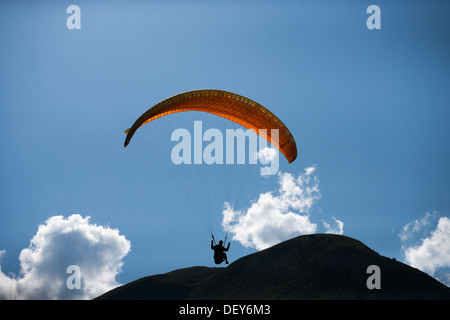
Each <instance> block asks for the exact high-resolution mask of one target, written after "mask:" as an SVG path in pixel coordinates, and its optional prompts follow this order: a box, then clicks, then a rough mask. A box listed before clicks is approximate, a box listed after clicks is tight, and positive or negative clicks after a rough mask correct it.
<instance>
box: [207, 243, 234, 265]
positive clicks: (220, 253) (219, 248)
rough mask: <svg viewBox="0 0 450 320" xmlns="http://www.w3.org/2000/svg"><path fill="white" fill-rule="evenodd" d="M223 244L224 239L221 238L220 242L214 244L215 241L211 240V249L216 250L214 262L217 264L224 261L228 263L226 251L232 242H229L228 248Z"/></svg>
mask: <svg viewBox="0 0 450 320" xmlns="http://www.w3.org/2000/svg"><path fill="white" fill-rule="evenodd" d="M222 244H223V241H222V240H220V241H219V244H217V245H215V246H213V241H212V240H211V249H212V250H214V262H215V263H216V264H221V263H222V262H223V261H225V263H226V264H228V260H227V254H226V253H225V251H228V250H229V249H230V243H229V242H228V246H227V247H226V248H225V247H224V246H223V245H222Z"/></svg>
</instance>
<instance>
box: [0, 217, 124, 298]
mask: <svg viewBox="0 0 450 320" xmlns="http://www.w3.org/2000/svg"><path fill="white" fill-rule="evenodd" d="M89 220H90V217H86V218H83V217H82V216H80V215H78V214H74V215H71V216H69V217H68V218H64V217H63V216H53V217H50V218H49V219H47V221H45V223H44V224H43V225H40V226H39V228H38V231H37V233H36V234H35V235H34V237H33V238H32V239H31V241H30V246H29V247H28V248H26V249H23V250H22V251H21V253H20V256H19V260H20V266H21V270H20V274H19V276H15V275H12V276H9V275H6V274H4V273H3V272H2V271H1V268H0V299H92V298H94V297H97V296H98V295H100V294H102V293H104V292H106V291H108V290H110V289H112V288H114V287H116V286H117V285H119V283H117V282H116V275H117V274H118V273H119V272H120V271H121V267H122V265H123V261H122V259H123V258H124V257H125V256H126V255H127V254H128V252H129V251H130V247H131V245H130V241H128V240H127V239H126V238H125V237H124V236H123V235H120V234H119V230H117V229H111V228H109V227H104V226H98V225H96V224H92V223H91V222H90V221H89ZM3 252H4V251H3ZM71 265H76V266H78V267H79V271H80V274H79V275H80V279H81V287H80V289H76V288H74V289H69V288H68V286H67V280H68V278H69V277H71V273H67V268H68V267H69V266H71Z"/></svg>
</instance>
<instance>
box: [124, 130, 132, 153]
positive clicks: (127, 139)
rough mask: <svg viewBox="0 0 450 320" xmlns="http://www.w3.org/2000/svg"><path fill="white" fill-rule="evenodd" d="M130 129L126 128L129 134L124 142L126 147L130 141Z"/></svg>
mask: <svg viewBox="0 0 450 320" xmlns="http://www.w3.org/2000/svg"><path fill="white" fill-rule="evenodd" d="M130 129H131V128H129V129H127V130H125V133H126V134H127V137H126V138H125V143H124V144H123V147H124V148H126V147H127V145H128V143H130V137H129V136H128V133H129V132H130Z"/></svg>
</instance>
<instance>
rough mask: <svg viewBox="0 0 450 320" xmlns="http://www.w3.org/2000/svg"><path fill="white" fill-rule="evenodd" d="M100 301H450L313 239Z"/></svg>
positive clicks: (353, 247)
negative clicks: (376, 280) (372, 282)
mask: <svg viewBox="0 0 450 320" xmlns="http://www.w3.org/2000/svg"><path fill="white" fill-rule="evenodd" d="M370 265H377V266H379V268H380V275H381V277H380V279H381V289H372V290H370V289H368V287H367V284H366V282H367V279H368V278H369V277H370V276H371V273H367V267H368V266H370ZM97 299H107V300H109V299H111V300H114V299H125V300H127V299H165V300H171V299H177V300H183V299H230V300H236V299H245V300H246V299H286V300H288V299H450V288H449V287H447V286H445V285H443V284H442V283H440V282H439V281H437V280H435V279H434V278H432V277H430V276H429V275H427V274H426V273H424V272H422V271H420V270H418V269H415V268H412V267H410V266H407V265H405V264H403V263H401V262H398V261H396V260H395V259H390V258H386V257H384V256H381V255H379V254H378V253H376V252H375V251H373V250H372V249H370V248H368V247H367V246H365V245H364V244H363V243H361V242H360V241H358V240H355V239H352V238H349V237H346V236H339V235H331V234H315V235H305V236H300V237H297V238H293V239H291V240H287V241H284V242H282V243H279V244H277V245H275V246H273V247H271V248H268V249H266V250H262V251H260V252H256V253H253V254H250V255H248V256H245V257H243V258H240V259H239V260H236V261H234V262H233V263H231V264H230V265H229V266H228V267H226V268H208V267H191V268H186V269H180V270H175V271H172V272H169V273H166V274H160V275H154V276H149V277H145V278H141V279H139V280H136V281H134V282H131V283H129V284H126V285H123V286H120V287H117V288H115V289H113V290H111V291H109V292H107V293H105V294H103V295H102V296H100V297H98V298H97Z"/></svg>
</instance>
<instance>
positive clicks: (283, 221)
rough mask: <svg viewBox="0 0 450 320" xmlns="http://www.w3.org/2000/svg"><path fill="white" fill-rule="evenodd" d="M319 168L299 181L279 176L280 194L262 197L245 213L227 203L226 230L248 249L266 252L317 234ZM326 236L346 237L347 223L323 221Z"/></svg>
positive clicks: (290, 177)
mask: <svg viewBox="0 0 450 320" xmlns="http://www.w3.org/2000/svg"><path fill="white" fill-rule="evenodd" d="M315 170H316V168H315V167H308V168H306V169H305V170H304V172H302V173H301V174H299V175H298V177H295V176H294V175H292V174H290V173H281V172H280V173H279V174H278V184H279V188H278V190H276V191H274V192H266V193H262V194H260V195H259V198H258V200H257V201H256V202H253V203H252V204H251V205H250V207H249V208H247V209H245V210H243V211H236V210H234V208H233V207H232V205H230V204H229V203H225V206H224V210H223V212H222V215H223V219H222V226H223V228H224V230H225V231H226V232H228V233H229V234H231V236H232V239H233V240H235V241H239V242H240V243H241V244H242V245H243V246H245V247H252V248H256V249H257V250H262V249H266V248H268V247H270V246H272V245H274V244H277V243H279V242H281V241H284V240H287V239H290V238H292V237H295V236H298V235H302V234H311V233H315V232H316V231H317V229H318V226H317V224H316V223H314V222H312V221H311V219H310V211H311V208H312V207H313V205H314V204H315V202H316V201H317V200H318V199H320V198H321V195H320V192H319V180H318V178H317V176H315V174H314V173H315ZM323 223H324V227H325V229H326V232H329V233H338V234H342V233H343V227H344V224H343V222H341V221H339V220H337V219H336V218H333V224H334V225H331V224H329V223H326V222H325V221H323Z"/></svg>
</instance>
